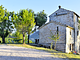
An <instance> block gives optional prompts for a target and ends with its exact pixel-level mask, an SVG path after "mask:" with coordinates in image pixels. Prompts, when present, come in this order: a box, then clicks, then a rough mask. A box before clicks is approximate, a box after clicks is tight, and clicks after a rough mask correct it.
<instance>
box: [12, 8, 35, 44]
mask: <svg viewBox="0 0 80 60" xmlns="http://www.w3.org/2000/svg"><path fill="white" fill-rule="evenodd" d="M11 14H12V19H11V20H12V21H13V22H14V25H15V28H16V29H17V31H19V32H20V33H22V34H23V44H24V43H25V33H27V34H28V43H29V35H30V33H31V31H32V28H33V27H34V26H35V20H34V12H33V11H32V10H28V9H26V10H21V11H20V12H19V13H17V14H14V13H13V12H12V13H11Z"/></svg>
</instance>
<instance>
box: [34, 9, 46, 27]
mask: <svg viewBox="0 0 80 60" xmlns="http://www.w3.org/2000/svg"><path fill="white" fill-rule="evenodd" d="M46 21H47V14H46V13H44V10H43V11H41V12H38V13H37V14H35V22H36V26H39V27H41V26H42V25H43V24H45V22H46Z"/></svg>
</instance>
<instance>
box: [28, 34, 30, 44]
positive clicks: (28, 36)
mask: <svg viewBox="0 0 80 60" xmlns="http://www.w3.org/2000/svg"><path fill="white" fill-rule="evenodd" d="M29 36H30V35H29V34H28V44H29Z"/></svg>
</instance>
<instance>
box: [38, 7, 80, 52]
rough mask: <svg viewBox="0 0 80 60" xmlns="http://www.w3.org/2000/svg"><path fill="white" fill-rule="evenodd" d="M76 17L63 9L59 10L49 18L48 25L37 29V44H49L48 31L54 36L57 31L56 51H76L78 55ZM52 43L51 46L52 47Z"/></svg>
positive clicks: (78, 37) (78, 41)
mask: <svg viewBox="0 0 80 60" xmlns="http://www.w3.org/2000/svg"><path fill="white" fill-rule="evenodd" d="M78 17H79V16H78V15H77V14H76V13H75V12H73V11H69V10H66V9H64V8H59V9H58V10H57V11H55V12H54V13H52V14H51V15H50V16H49V23H47V24H45V25H43V26H42V27H40V29H39V43H43V44H50V43H51V42H52V41H53V40H50V39H49V37H50V31H51V32H52V33H53V34H55V32H56V31H57V29H58V31H59V35H60V39H59V41H57V44H56V49H57V50H60V51H63V52H67V53H69V52H70V51H73V50H74V51H77V52H78V53H79V46H80V44H79V43H80V34H78V33H80V31H79V29H78ZM54 43H55V42H54V41H53V45H54Z"/></svg>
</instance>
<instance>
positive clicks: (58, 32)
mask: <svg viewBox="0 0 80 60" xmlns="http://www.w3.org/2000/svg"><path fill="white" fill-rule="evenodd" d="M58 33H59V28H58V26H57V34H58Z"/></svg>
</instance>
